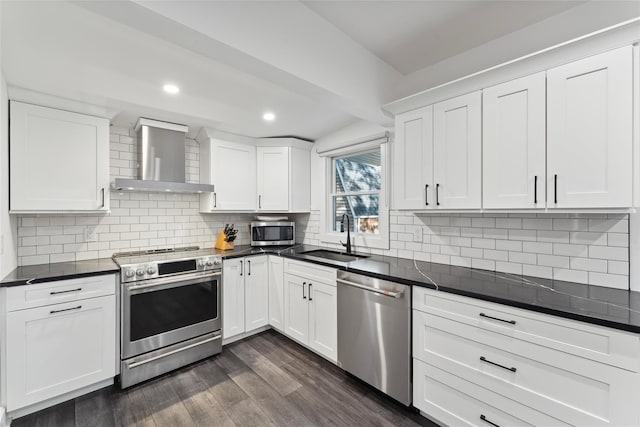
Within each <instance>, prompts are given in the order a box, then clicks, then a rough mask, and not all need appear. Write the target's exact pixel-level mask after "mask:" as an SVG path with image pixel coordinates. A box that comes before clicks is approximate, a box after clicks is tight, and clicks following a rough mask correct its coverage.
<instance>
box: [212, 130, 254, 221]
mask: <svg viewBox="0 0 640 427" xmlns="http://www.w3.org/2000/svg"><path fill="white" fill-rule="evenodd" d="M211 184H213V185H215V192H214V193H213V194H211V195H208V194H207V195H206V196H203V197H208V198H210V207H211V210H250V211H253V210H255V209H256V147H254V146H252V145H248V144H240V143H235V142H227V141H220V140H213V141H212V142H211Z"/></svg>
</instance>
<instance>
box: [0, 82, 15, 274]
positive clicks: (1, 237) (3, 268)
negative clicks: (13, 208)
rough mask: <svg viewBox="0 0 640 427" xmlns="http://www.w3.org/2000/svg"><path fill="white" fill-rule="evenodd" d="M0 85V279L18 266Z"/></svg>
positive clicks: (4, 84)
mask: <svg viewBox="0 0 640 427" xmlns="http://www.w3.org/2000/svg"><path fill="white" fill-rule="evenodd" d="M0 80H1V84H0V230H1V231H0V245H1V246H0V278H1V277H4V276H5V275H6V274H8V273H9V272H11V270H13V269H14V268H16V266H17V262H18V258H17V240H18V239H17V226H16V225H17V218H16V217H14V216H10V215H9V101H8V99H7V82H6V81H5V79H4V75H1V78H0Z"/></svg>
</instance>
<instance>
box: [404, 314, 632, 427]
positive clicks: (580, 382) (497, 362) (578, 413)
mask: <svg viewBox="0 0 640 427" xmlns="http://www.w3.org/2000/svg"><path fill="white" fill-rule="evenodd" d="M413 321H414V323H413V324H414V328H413V331H414V332H413V333H414V340H413V351H414V357H416V358H418V359H420V360H422V361H424V362H426V363H428V364H431V365H435V366H438V367H439V368H441V369H443V370H445V371H448V372H451V373H453V374H455V375H458V376H460V377H463V378H465V379H466V380H467V381H469V382H472V383H474V384H477V385H480V386H482V387H484V388H487V389H489V390H492V391H493V392H495V393H497V394H501V395H502V396H505V397H508V398H512V399H514V400H516V401H518V402H520V403H522V404H525V405H527V406H529V407H531V408H535V409H537V410H540V411H542V412H544V413H546V414H548V415H549V416H552V417H554V418H556V419H558V420H562V421H563V422H567V423H569V424H572V425H589V426H594V425H633V424H635V421H637V420H636V419H635V418H634V414H635V412H634V410H633V409H632V408H630V406H631V405H624V404H623V405H621V406H620V408H619V409H618V410H616V411H612V408H615V407H616V406H617V405H620V403H623V402H625V400H627V399H628V397H629V396H634V395H636V394H637V393H638V391H639V390H640V387H639V382H640V374H636V373H631V372H629V371H626V370H623V369H620V368H616V367H612V366H609V365H605V364H602V363H598V362H594V361H592V360H589V359H584V358H581V357H578V356H575V355H572V354H567V353H564V352H561V351H557V350H553V349H550V348H547V347H542V346H538V345H535V344H532V343H529V342H526V341H522V340H519V339H517V338H512V337H507V336H504V335H501V334H498V333H495V332H491V331H488V330H485V329H481V328H475V327H471V326H468V325H466V324H463V323H460V322H455V321H452V320H449V319H445V318H442V317H438V316H434V315H431V314H427V313H422V312H420V311H416V310H414V311H413Z"/></svg>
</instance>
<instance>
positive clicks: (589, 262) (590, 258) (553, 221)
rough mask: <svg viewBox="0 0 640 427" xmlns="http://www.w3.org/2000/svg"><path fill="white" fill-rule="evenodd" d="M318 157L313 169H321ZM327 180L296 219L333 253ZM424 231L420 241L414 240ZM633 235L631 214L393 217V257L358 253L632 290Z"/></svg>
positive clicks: (333, 141) (350, 134) (329, 141)
mask: <svg viewBox="0 0 640 427" xmlns="http://www.w3.org/2000/svg"><path fill="white" fill-rule="evenodd" d="M381 130H384V129H382V128H380V127H378V126H376V125H371V124H369V123H364V122H357V123H353V124H351V125H349V126H347V127H346V128H344V129H341V130H339V131H337V132H334V133H332V134H330V135H327V136H325V137H324V138H322V139H321V140H319V141H317V142H316V145H317V147H316V148H319V149H326V148H338V147H340V146H341V145H345V144H346V143H348V142H350V141H353V140H355V139H357V138H361V137H365V136H368V135H372V134H375V133H378V132H380V131H381ZM314 152H315V150H313V152H312V159H313V161H315V162H320V160H319V159H320V158H319V156H318V155H317V154H315V153H314ZM313 161H312V163H313ZM324 175H325V174H324V169H323V168H321V167H320V168H316V169H314V172H313V175H312V176H313V177H314V179H313V181H312V182H313V185H314V187H313V188H314V189H313V193H312V194H313V198H314V201H313V204H312V212H311V213H310V214H309V215H297V216H296V220H297V229H296V230H297V236H296V238H297V240H298V241H299V242H300V243H305V244H312V245H320V246H331V245H330V244H325V243H323V242H322V241H321V238H320V209H321V205H322V203H323V202H324V197H326V195H325V194H321V192H320V191H319V190H318V188H320V183H322V180H324V179H326V177H325V176H324ZM416 230H417V231H418V234H419V236H420V239H419V240H420V241H415V239H414V234H415V232H416ZM629 235H630V234H629V215H626V214H616V215H607V214H545V213H542V214H536V213H531V214H491V213H487V214H471V213H469V214H464V213H460V214H439V213H433V214H431V213H417V214H415V213H412V212H404V211H394V210H391V212H390V235H389V241H390V247H389V249H387V250H380V249H370V248H366V247H357V248H355V250H357V251H361V252H371V253H375V254H380V255H386V256H394V257H400V258H408V259H417V260H421V261H431V262H436V263H441V264H450V265H458V266H466V267H473V268H480V269H485V270H492V271H501V272H506V273H512V274H518V275H520V274H524V275H528V276H533V277H542V278H548V279H557V280H566V281H571V282H578V283H587V284H593V285H599V286H607V287H613V288H620V289H628V288H629V263H630V260H629V245H630V241H629ZM336 247H337V248H339V247H338V246H336ZM339 249H341V248H339Z"/></svg>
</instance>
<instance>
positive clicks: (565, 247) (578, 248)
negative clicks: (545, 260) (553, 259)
mask: <svg viewBox="0 0 640 427" xmlns="http://www.w3.org/2000/svg"><path fill="white" fill-rule="evenodd" d="M587 250H588V247H587V245H570V244H566V243H554V244H553V254H554V255H566V256H576V257H582V256H587Z"/></svg>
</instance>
